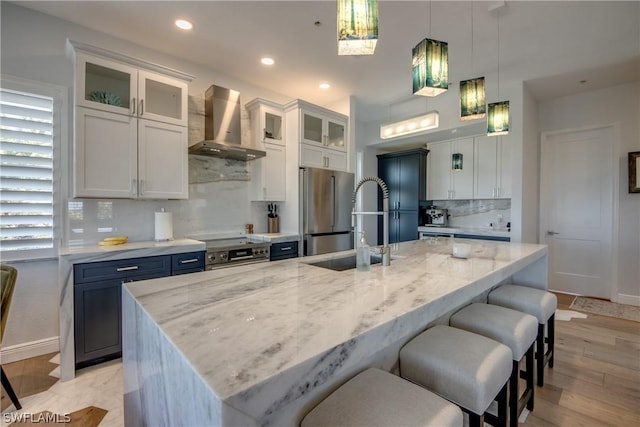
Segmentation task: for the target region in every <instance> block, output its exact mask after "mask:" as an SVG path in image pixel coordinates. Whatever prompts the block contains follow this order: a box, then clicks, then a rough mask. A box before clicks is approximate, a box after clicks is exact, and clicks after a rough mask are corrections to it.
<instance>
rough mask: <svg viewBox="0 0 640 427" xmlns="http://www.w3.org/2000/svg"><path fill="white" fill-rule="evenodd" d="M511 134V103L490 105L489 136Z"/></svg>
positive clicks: (501, 102) (488, 112) (500, 102)
mask: <svg viewBox="0 0 640 427" xmlns="http://www.w3.org/2000/svg"><path fill="white" fill-rule="evenodd" d="M498 99H500V10H498ZM508 133H509V101H499V102H494V103H491V104H489V107H488V108H487V135H488V136H495V135H506V134H508Z"/></svg>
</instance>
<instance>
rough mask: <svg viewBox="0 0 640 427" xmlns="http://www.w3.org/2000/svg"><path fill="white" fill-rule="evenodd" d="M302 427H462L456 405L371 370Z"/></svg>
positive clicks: (317, 409) (322, 405) (342, 389)
mask: <svg viewBox="0 0 640 427" xmlns="http://www.w3.org/2000/svg"><path fill="white" fill-rule="evenodd" d="M300 425H301V427H316V426H327V427H328V426H353V427H361V426H380V427H387V426H434V427H435V426H452V427H453V426H456V427H458V426H460V427H461V426H462V425H463V418H462V411H460V408H458V407H457V406H456V405H454V404H452V403H450V402H448V401H446V400H445V399H443V398H441V397H439V396H437V395H435V394H434V393H431V392H430V391H428V390H425V389H424V388H422V387H419V386H417V385H415V384H412V383H410V382H409V381H406V380H403V379H402V378H400V377H397V376H395V375H393V374H390V373H388V372H384V371H381V370H379V369H375V368H369V369H367V370H365V371H363V372H361V373H360V374H358V375H356V376H355V377H353V378H352V379H350V380H349V381H347V382H346V383H345V384H343V385H342V386H341V387H339V388H338V389H337V390H336V391H334V392H333V393H331V394H330V395H329V396H328V397H327V398H326V399H325V400H323V401H322V402H321V403H320V404H319V405H318V406H316V407H315V408H314V409H313V410H312V411H311V412H309V413H308V414H307V415H306V416H305V417H304V419H303V420H302V422H301V423H300Z"/></svg>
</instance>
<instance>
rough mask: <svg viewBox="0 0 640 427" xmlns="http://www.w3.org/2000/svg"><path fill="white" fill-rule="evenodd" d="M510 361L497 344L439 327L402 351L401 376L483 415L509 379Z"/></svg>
mask: <svg viewBox="0 0 640 427" xmlns="http://www.w3.org/2000/svg"><path fill="white" fill-rule="evenodd" d="M512 357H513V356H512V354H511V350H509V347H507V346H505V345H503V344H500V343H499V342H496V341H494V340H492V339H489V338H486V337H483V336H480V335H477V334H473V333H470V332H467V331H463V330H460V329H456V328H451V327H449V326H443V325H438V326H434V327H433V328H430V329H427V330H426V331H425V332H423V333H421V334H420V335H418V336H417V337H415V338H414V339H412V340H411V341H409V343H408V344H406V345H405V346H404V347H402V349H401V350H400V374H401V375H402V377H403V378H406V379H408V380H410V381H412V382H415V383H416V384H420V385H421V386H423V387H426V388H428V389H429V390H432V391H434V392H435V393H438V394H439V395H441V396H443V397H445V398H446V399H448V400H450V401H452V402H454V403H456V404H457V405H459V406H461V407H463V408H465V409H466V410H468V411H471V412H474V413H475V414H478V415H482V414H484V413H485V411H486V410H487V408H488V407H489V405H490V404H491V402H493V400H494V399H495V397H496V396H497V395H498V393H499V392H500V391H501V389H502V388H503V387H504V385H505V384H506V382H507V380H508V379H509V376H510V374H511V364H512Z"/></svg>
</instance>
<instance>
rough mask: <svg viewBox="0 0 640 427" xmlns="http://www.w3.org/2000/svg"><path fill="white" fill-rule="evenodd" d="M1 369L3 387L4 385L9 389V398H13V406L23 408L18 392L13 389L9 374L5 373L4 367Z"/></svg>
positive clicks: (18, 408)
mask: <svg viewBox="0 0 640 427" xmlns="http://www.w3.org/2000/svg"><path fill="white" fill-rule="evenodd" d="M0 371H2V387H4V389H5V390H6V391H7V394H8V395H9V399H11V403H13V406H15V407H16V409H17V410H20V409H22V405H20V401H19V400H18V396H16V393H15V392H14V391H13V387H11V383H10V382H9V378H7V375H6V374H5V373H4V369H2V368H1V367H0Z"/></svg>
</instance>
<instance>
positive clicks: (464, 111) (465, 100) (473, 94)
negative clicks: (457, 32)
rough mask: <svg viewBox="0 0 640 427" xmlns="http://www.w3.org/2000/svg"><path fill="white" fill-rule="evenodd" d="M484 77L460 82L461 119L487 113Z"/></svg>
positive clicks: (468, 118) (479, 116) (482, 115)
mask: <svg viewBox="0 0 640 427" xmlns="http://www.w3.org/2000/svg"><path fill="white" fill-rule="evenodd" d="M473 64H474V57H473V2H471V73H472V75H473V70H474V68H473ZM484 89H485V85H484V77H477V78H475V79H470V80H462V81H461V82H460V120H462V121H467V120H475V119H481V118H483V117H484V116H485V115H486V103H485V102H486V99H485V91H484Z"/></svg>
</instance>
